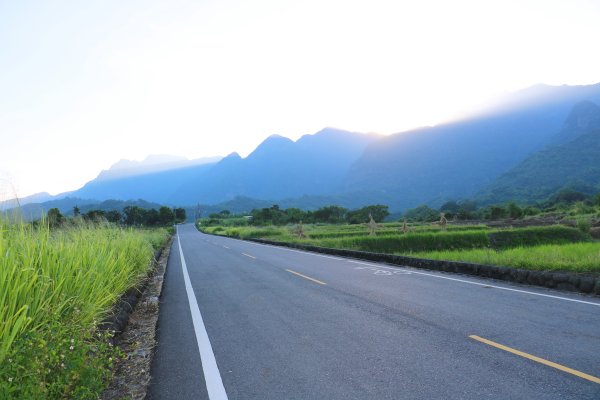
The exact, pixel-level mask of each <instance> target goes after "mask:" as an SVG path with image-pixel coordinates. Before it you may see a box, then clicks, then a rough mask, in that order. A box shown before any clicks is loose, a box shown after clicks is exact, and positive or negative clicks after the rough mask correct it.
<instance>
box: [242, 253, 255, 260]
mask: <svg viewBox="0 0 600 400" xmlns="http://www.w3.org/2000/svg"><path fill="white" fill-rule="evenodd" d="M242 254H243V255H245V256H246V257H250V258H254V259H256V257H254V256H251V255H250V254H246V253H242Z"/></svg>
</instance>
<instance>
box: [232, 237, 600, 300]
mask: <svg viewBox="0 0 600 400" xmlns="http://www.w3.org/2000/svg"><path fill="white" fill-rule="evenodd" d="M232 240H233V239H232ZM248 243H249V244H253V245H256V246H265V247H271V248H274V249H279V250H284V251H292V252H295V253H302V254H305V255H311V256H315V257H323V258H330V259H332V260H338V261H345V262H350V263H354V264H363V265H369V266H373V267H378V268H387V269H391V270H399V269H402V270H405V271H406V270H407V268H406V267H400V266H398V267H386V266H383V265H380V264H377V263H375V262H372V263H366V262H362V261H354V260H350V259H348V258H339V257H332V256H326V255H322V254H317V253H312V252H310V251H302V250H295V249H289V248H285V247H281V246H275V245H270V244H263V243H256V242H248ZM409 272H411V273H412V274H417V275H424V276H430V277H433V278H439V279H446V280H449V281H455V282H462V283H469V284H471V285H477V286H482V287H485V288H487V289H489V288H494V289H500V290H507V291H510V292H517V293H525V294H531V295H534V296H541V297H548V298H551V299H556V300H564V301H571V302H574V303H580V304H589V305H592V306H596V307H600V303H594V302H591V301H584V300H576V299H570V298H568V297H562V296H553V295H550V294H543V293H536V292H530V291H528V290H520V289H513V288H508V287H504V286H496V285H490V284H488V283H479V282H473V281H468V280H465V279H457V278H450V277H448V276H441V275H436V274H428V273H426V272H417V271H414V269H413V268H411V269H410V270H409Z"/></svg>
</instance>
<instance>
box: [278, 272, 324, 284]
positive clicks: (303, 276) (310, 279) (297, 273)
mask: <svg viewBox="0 0 600 400" xmlns="http://www.w3.org/2000/svg"><path fill="white" fill-rule="evenodd" d="M286 271H287V272H289V273H290V274H294V275H298V276H299V277H302V278H304V279H308V280H309V281H312V282H314V283H318V284H319V285H327V284H326V283H325V282H323V281H320V280H318V279H315V278H311V277H310V276H306V275H302V274H301V273H300V272H296V271H292V270H291V269H286Z"/></svg>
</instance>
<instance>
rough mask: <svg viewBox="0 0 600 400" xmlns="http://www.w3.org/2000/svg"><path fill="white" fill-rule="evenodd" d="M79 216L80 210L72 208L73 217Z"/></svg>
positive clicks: (76, 207)
mask: <svg viewBox="0 0 600 400" xmlns="http://www.w3.org/2000/svg"><path fill="white" fill-rule="evenodd" d="M80 214H81V210H79V207H78V206H75V207H73V216H74V217H78V216H79V215H80Z"/></svg>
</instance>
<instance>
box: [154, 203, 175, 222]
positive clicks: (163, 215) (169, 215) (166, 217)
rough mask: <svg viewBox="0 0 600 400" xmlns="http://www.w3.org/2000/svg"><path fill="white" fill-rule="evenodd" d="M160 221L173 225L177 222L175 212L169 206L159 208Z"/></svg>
mask: <svg viewBox="0 0 600 400" xmlns="http://www.w3.org/2000/svg"><path fill="white" fill-rule="evenodd" d="M158 222H159V223H160V224H161V225H164V226H167V225H172V224H173V223H174V222H175V213H174V212H173V210H171V209H170V208H169V207H167V206H162V207H161V208H160V209H159V210H158Z"/></svg>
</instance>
